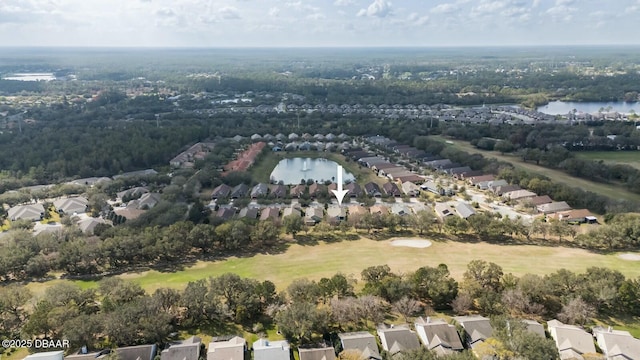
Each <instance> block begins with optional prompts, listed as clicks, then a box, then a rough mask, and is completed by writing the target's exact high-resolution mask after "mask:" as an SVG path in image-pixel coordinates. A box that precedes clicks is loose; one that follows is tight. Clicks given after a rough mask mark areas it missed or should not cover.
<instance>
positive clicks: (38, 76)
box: [2, 73, 56, 81]
mask: <svg viewBox="0 0 640 360" xmlns="http://www.w3.org/2000/svg"><path fill="white" fill-rule="evenodd" d="M2 79H3V80H18V81H51V80H55V79H56V77H55V75H53V73H17V74H13V75H11V76H7V77H4V78H2Z"/></svg>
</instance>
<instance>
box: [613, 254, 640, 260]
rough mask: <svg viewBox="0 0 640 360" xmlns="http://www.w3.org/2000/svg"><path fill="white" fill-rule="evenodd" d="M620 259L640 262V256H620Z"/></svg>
mask: <svg viewBox="0 0 640 360" xmlns="http://www.w3.org/2000/svg"><path fill="white" fill-rule="evenodd" d="M618 257H619V258H620V259H622V260H631V261H640V254H629V253H627V254H620V255H618Z"/></svg>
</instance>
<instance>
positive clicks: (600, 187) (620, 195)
mask: <svg viewBox="0 0 640 360" xmlns="http://www.w3.org/2000/svg"><path fill="white" fill-rule="evenodd" d="M434 138H439V139H441V140H442V141H444V138H442V137H434ZM446 141H448V142H449V143H450V145H451V146H455V147H456V148H458V149H460V150H463V151H466V152H468V153H472V154H482V155H484V156H485V157H492V158H495V159H498V160H501V161H504V162H508V163H511V164H513V165H514V166H515V167H516V168H520V169H523V170H526V171H529V172H532V173H535V174H539V175H544V176H546V177H548V178H550V179H551V180H553V181H554V182H558V183H563V184H566V185H569V186H572V187H579V188H581V189H583V190H586V191H591V192H594V193H596V194H600V195H603V196H607V197H609V198H612V199H620V200H634V201H640V194H634V193H632V192H630V191H628V190H627V189H625V188H624V187H622V186H618V185H613V184H601V183H597V182H594V181H589V180H585V179H580V178H577V177H574V176H571V175H568V174H566V173H564V172H562V171H560V170H554V169H549V168H546V167H543V166H538V165H536V164H533V163H528V162H524V161H522V159H520V158H519V157H518V156H515V155H508V154H504V155H502V154H500V153H499V152H497V151H487V150H481V149H476V148H475V147H474V146H473V145H471V144H469V143H468V142H466V141H460V140H450V139H447V140H446Z"/></svg>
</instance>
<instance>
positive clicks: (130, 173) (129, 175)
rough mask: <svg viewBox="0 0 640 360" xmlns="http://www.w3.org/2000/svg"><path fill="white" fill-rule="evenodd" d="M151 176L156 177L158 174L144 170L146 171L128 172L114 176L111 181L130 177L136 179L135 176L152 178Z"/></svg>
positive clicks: (150, 170)
mask: <svg viewBox="0 0 640 360" xmlns="http://www.w3.org/2000/svg"><path fill="white" fill-rule="evenodd" d="M153 175H158V172H157V171H155V170H153V169H146V170H138V171H130V172H126V173H123V174H120V175H115V176H114V177H113V179H114V180H118V179H123V178H131V177H137V176H153Z"/></svg>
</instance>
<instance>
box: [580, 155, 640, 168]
mask: <svg viewBox="0 0 640 360" xmlns="http://www.w3.org/2000/svg"><path fill="white" fill-rule="evenodd" d="M573 154H574V155H575V156H576V157H578V158H581V159H587V160H596V161H598V160H602V161H604V162H605V163H607V164H625V165H630V166H633V167H635V168H638V169H640V151H575V152H573Z"/></svg>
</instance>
